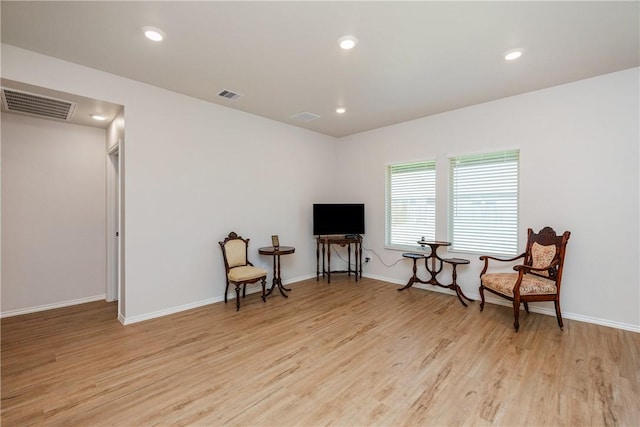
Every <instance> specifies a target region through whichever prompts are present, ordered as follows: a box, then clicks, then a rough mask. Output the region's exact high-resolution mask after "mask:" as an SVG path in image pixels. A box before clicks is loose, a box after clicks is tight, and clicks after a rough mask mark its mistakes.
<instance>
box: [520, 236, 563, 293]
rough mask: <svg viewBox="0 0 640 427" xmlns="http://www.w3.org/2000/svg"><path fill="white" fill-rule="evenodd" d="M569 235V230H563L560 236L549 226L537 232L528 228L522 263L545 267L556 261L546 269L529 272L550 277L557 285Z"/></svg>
mask: <svg viewBox="0 0 640 427" xmlns="http://www.w3.org/2000/svg"><path fill="white" fill-rule="evenodd" d="M569 236H571V233H570V232H569V231H565V232H564V233H563V234H562V235H561V236H558V235H556V232H555V231H554V230H553V228H551V227H544V228H543V229H542V230H540V231H539V232H538V233H534V232H533V230H532V229H528V230H527V249H526V255H525V260H524V263H525V264H526V265H530V266H532V267H545V266H547V265H550V264H552V263H554V262H556V263H555V264H554V265H553V266H552V267H551V268H549V269H548V270H545V271H541V272H531V274H535V275H537V276H542V277H546V278H548V279H551V280H553V281H555V282H556V284H557V286H558V287H559V285H560V279H561V277H562V267H563V265H564V255H565V251H566V248H567V242H568V241H569Z"/></svg>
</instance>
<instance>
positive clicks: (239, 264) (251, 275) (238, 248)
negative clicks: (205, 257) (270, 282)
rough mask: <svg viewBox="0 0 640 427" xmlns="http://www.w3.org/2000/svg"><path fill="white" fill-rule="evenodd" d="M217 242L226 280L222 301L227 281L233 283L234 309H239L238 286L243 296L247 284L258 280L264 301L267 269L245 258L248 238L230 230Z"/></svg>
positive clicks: (227, 289)
mask: <svg viewBox="0 0 640 427" xmlns="http://www.w3.org/2000/svg"><path fill="white" fill-rule="evenodd" d="M218 244H219V245H220V248H222V257H223V258H224V269H225V279H226V282H227V286H226V287H225V290H224V302H225V303H226V302H227V293H228V292H229V283H233V284H234V285H235V287H236V311H238V310H240V286H242V298H244V297H245V296H246V294H247V284H248V283H256V282H258V281H261V282H262V301H266V297H265V287H266V284H267V270H265V269H263V268H258V267H254V266H253V264H251V263H250V262H249V260H248V259H247V252H248V248H249V239H243V238H242V237H240V236H238V235H237V234H236V233H234V232H233V231H232V232H231V233H229V236H227V237H226V238H225V239H224V240H223V241H222V242H218Z"/></svg>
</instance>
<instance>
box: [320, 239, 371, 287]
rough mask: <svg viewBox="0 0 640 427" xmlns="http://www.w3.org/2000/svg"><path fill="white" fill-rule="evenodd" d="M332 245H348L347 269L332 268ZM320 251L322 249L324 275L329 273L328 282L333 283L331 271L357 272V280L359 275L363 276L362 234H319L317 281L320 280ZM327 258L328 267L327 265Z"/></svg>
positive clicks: (349, 273)
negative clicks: (352, 251)
mask: <svg viewBox="0 0 640 427" xmlns="http://www.w3.org/2000/svg"><path fill="white" fill-rule="evenodd" d="M331 245H340V246H342V247H344V246H346V247H347V254H348V255H347V257H348V260H347V269H346V270H334V271H332V270H331ZM351 245H353V247H354V253H355V268H353V269H352V268H351ZM320 251H322V277H323V278H324V276H325V274H326V275H327V279H328V283H331V273H347V274H348V275H349V276H351V273H352V272H353V273H355V276H356V282H357V281H358V275H359V276H360V278H362V236H360V235H356V236H348V237H347V236H318V237H316V281H318V280H320V271H321V270H320ZM325 259H326V262H327V263H326V267H325Z"/></svg>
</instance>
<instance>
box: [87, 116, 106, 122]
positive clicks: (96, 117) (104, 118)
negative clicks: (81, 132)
mask: <svg viewBox="0 0 640 427" xmlns="http://www.w3.org/2000/svg"><path fill="white" fill-rule="evenodd" d="M91 117H92V118H93V120H99V121H101V122H103V121H105V120H107V118H106V117H105V116H103V115H100V114H92V115H91Z"/></svg>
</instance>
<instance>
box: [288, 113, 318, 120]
mask: <svg viewBox="0 0 640 427" xmlns="http://www.w3.org/2000/svg"><path fill="white" fill-rule="evenodd" d="M291 118H292V119H296V120H300V121H301V122H311V121H313V120H315V119H319V118H320V116H319V115H317V114H313V113H307V112H306V111H305V112H302V113H298V114H294V115H293V116H291Z"/></svg>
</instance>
